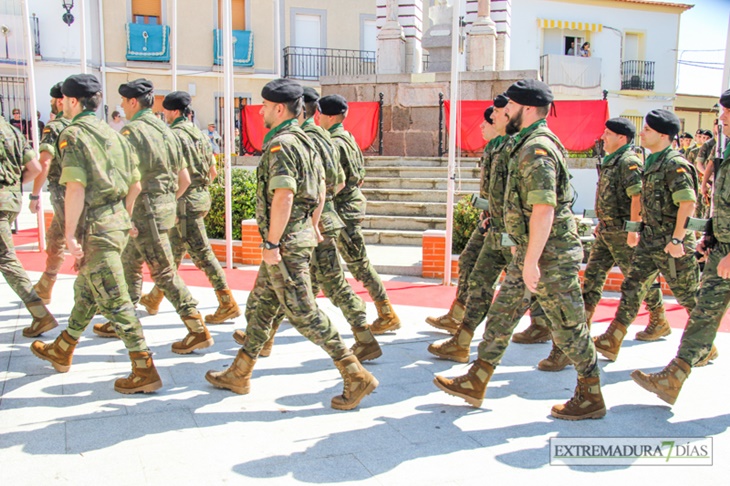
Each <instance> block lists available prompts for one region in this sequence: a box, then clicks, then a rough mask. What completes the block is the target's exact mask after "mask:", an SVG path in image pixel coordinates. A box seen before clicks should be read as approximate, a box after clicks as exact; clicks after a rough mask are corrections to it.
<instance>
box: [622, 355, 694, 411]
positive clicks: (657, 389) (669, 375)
mask: <svg viewBox="0 0 730 486" xmlns="http://www.w3.org/2000/svg"><path fill="white" fill-rule="evenodd" d="M691 371H692V368H691V367H690V365H689V364H687V362H686V361H684V360H683V359H680V358H674V359H673V360H672V361H671V362H670V363H669V364H668V365H667V367H666V368H664V369H663V370H662V371H660V372H659V373H650V374H648V375H647V374H646V373H643V372H641V371H639V370H635V371H632V372H631V378H632V379H633V380H634V381H635V382H636V384H637V385H639V386H640V387H641V388H643V389H644V390H647V391H650V392H652V393H654V394H656V395H657V396H658V397H659V398H661V399H662V400H664V401H665V402H667V403H668V404H670V405H674V402H676V401H677V397H678V396H679V392H680V390H682V384H683V383H684V380H686V379H687V377H688V376H689V374H690V372H691Z"/></svg>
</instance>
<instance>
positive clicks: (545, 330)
mask: <svg viewBox="0 0 730 486" xmlns="http://www.w3.org/2000/svg"><path fill="white" fill-rule="evenodd" d="M551 338H552V335H551V334H550V328H549V327H548V326H545V325H542V324H539V323H538V321H537V319H532V318H531V319H530V325H529V326H528V327H527V329H525V330H524V331H522V332H517V333H515V334H513V335H512V342H513V343H519V344H538V343H546V342H548V341H550V339H551Z"/></svg>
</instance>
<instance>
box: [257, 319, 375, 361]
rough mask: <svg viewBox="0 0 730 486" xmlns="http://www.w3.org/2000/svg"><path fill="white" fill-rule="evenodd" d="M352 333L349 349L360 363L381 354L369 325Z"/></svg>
mask: <svg viewBox="0 0 730 486" xmlns="http://www.w3.org/2000/svg"><path fill="white" fill-rule="evenodd" d="M353 334H354V335H355V344H353V345H352V347H351V348H350V351H352V354H354V355H355V356H356V357H357V359H358V360H359V361H360V362H361V363H362V362H363V361H370V360H373V359H376V358H379V357H381V356H382V355H383V350H382V349H380V344H378V341H377V340H376V339H375V336H373V333H372V332H370V328H369V327H364V328H362V329H357V330H353ZM272 337H273V336H272ZM269 339H271V338H269ZM267 344H268V341H267Z"/></svg>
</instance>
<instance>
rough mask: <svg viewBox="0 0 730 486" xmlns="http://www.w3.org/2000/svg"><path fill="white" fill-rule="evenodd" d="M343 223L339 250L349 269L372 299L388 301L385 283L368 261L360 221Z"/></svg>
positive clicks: (347, 220)
mask: <svg viewBox="0 0 730 486" xmlns="http://www.w3.org/2000/svg"><path fill="white" fill-rule="evenodd" d="M343 221H344V223H345V227H344V228H343V229H342V230H341V231H340V236H339V238H338V239H337V249H338V250H339V252H340V255H342V259H343V260H345V262H346V263H347V269H348V270H349V271H350V273H351V274H352V275H353V277H355V279H356V280H357V281H358V282H360V283H362V284H363V286H364V287H365V288H366V289H367V291H368V294H370V298H371V299H373V300H374V301H375V302H378V301H381V300H386V299H387V298H388V294H387V293H386V292H385V286H384V285H383V281H382V280H380V275H378V272H376V271H375V269H374V268H373V266H372V264H371V263H370V260H369V259H368V254H367V250H366V249H365V240H364V238H363V235H362V226H361V225H360V221H359V220H356V219H346V220H343Z"/></svg>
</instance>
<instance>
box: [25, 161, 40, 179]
mask: <svg viewBox="0 0 730 486" xmlns="http://www.w3.org/2000/svg"><path fill="white" fill-rule="evenodd" d="M40 173H41V164H40V162H38V159H36V158H35V157H33V158H32V159H30V160H29V161H28V162H26V163H25V165H24V166H23V184H27V183H28V182H30V181H32V180H34V179H35V178H36V177H38V174H40Z"/></svg>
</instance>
